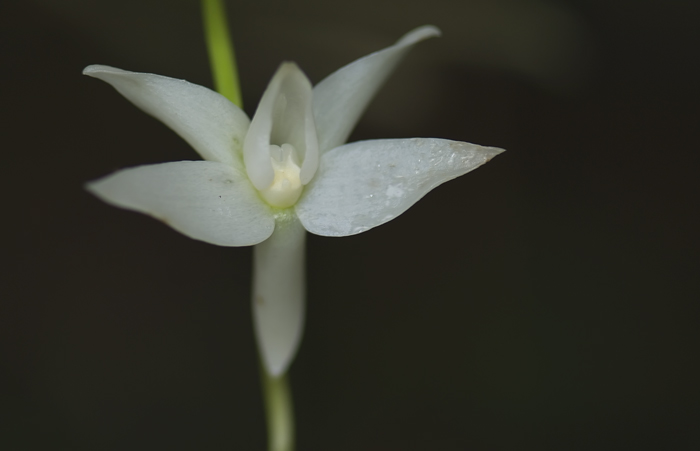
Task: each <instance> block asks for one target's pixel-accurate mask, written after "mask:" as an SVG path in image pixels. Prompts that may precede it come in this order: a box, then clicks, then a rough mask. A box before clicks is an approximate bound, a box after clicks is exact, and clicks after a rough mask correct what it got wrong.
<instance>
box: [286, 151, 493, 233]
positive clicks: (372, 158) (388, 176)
mask: <svg viewBox="0 0 700 451" xmlns="http://www.w3.org/2000/svg"><path fill="white" fill-rule="evenodd" d="M501 152H503V150H502V149H497V148H495V147H482V146H477V145H475V144H469V143H465V142H458V141H449V140H446V139H437V138H413V139H387V140H374V141H360V142H355V143H352V144H346V145H344V146H341V147H337V148H335V149H333V150H331V151H329V152H326V153H325V154H323V156H322V157H321V166H320V167H319V169H318V173H317V174H316V177H315V178H314V180H312V182H311V183H310V184H309V185H308V186H307V187H306V191H305V192H304V194H302V197H301V199H300V200H299V202H298V203H297V205H296V212H297V215H298V216H299V220H301V223H302V224H303V225H304V227H305V228H306V230H308V231H309V232H311V233H315V234H317V235H323V236H347V235H354V234H356V233H360V232H364V231H365V230H368V229H371V228H372V227H376V226H378V225H381V224H384V223H385V222H387V221H390V220H392V219H393V218H395V217H397V216H398V215H400V214H401V213H403V212H404V211H406V210H407V209H408V208H409V207H410V206H411V205H413V204H414V203H416V202H417V201H418V200H419V199H420V198H421V197H423V196H425V195H426V194H427V193H428V192H429V191H430V190H432V189H433V188H435V187H436V186H438V185H440V184H442V183H444V182H446V181H448V180H451V179H453V178H455V177H459V176H460V175H462V174H466V173H467V172H469V171H471V170H473V169H476V168H477V167H479V166H481V165H482V164H484V163H486V162H487V161H489V160H490V159H491V158H493V157H494V156H496V155H498V154H499V153H501Z"/></svg>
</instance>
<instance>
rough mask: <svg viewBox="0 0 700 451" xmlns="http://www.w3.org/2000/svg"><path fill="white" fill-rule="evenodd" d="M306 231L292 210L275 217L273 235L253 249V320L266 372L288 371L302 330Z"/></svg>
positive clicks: (278, 373) (277, 374)
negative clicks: (275, 223)
mask: <svg viewBox="0 0 700 451" xmlns="http://www.w3.org/2000/svg"><path fill="white" fill-rule="evenodd" d="M305 239H306V231H305V230H304V228H303V227H302V225H301V224H300V223H299V220H298V219H297V218H296V216H295V215H294V213H291V212H290V213H289V214H287V215H285V216H282V217H278V220H277V225H276V227H275V232H274V233H273V234H272V236H271V237H270V238H269V239H268V240H266V241H264V242H263V243H260V244H258V245H257V246H255V248H254V249H253V319H254V325H255V334H256V337H257V341H258V347H259V349H260V355H261V356H262V360H263V363H264V365H265V367H266V368H267V371H268V373H270V374H271V375H272V376H279V375H281V374H283V373H284V372H285V371H287V368H288V367H289V365H290V363H291V362H292V359H293V358H294V355H295V354H296V352H297V349H298V348H299V343H300V342H301V336H302V332H303V330H304V311H305V302H304V299H305V291H306V286H305V283H304V279H305V277H304V274H305V268H304V260H305V259H304V255H305V254H304V243H305Z"/></svg>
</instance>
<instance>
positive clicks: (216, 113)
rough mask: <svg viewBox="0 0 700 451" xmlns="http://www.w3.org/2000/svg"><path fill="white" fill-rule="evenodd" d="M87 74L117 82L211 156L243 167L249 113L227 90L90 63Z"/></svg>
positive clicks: (206, 156) (130, 96) (122, 90)
mask: <svg viewBox="0 0 700 451" xmlns="http://www.w3.org/2000/svg"><path fill="white" fill-rule="evenodd" d="M83 74H85V75H89V76H91V77H95V78H99V79H100V80H103V81H106V82H107V83H109V84H110V85H112V86H113V87H114V88H115V89H116V90H117V91H119V93H120V94H121V95H123V96H124V97H126V98H127V99H128V100H129V101H131V102H132V103H133V104H134V105H136V106H137V107H139V108H141V109H142V110H143V111H145V112H146V113H148V114H150V115H151V116H154V117H155V118H157V119H158V120H160V121H161V122H163V123H164V124H165V125H167V126H168V127H170V128H171V129H173V130H174V131H175V132H176V133H177V134H178V135H180V136H181V137H182V138H183V139H184V140H185V141H187V142H188V143H189V144H190V145H191V146H192V147H193V148H194V150H196V151H197V152H198V153H199V155H200V156H201V157H202V158H204V159H205V160H209V161H218V162H219V163H226V164H229V165H236V166H239V167H240V166H241V163H240V154H241V149H242V146H243V139H244V137H245V134H246V132H247V130H248V125H249V123H250V121H249V120H248V116H246V114H245V113H244V112H243V110H241V109H240V108H238V107H237V106H236V105H234V104H233V103H231V102H230V101H229V100H228V99H226V98H225V97H224V96H222V95H221V94H218V93H216V92H214V91H211V90H209V89H207V88H205V87H203V86H199V85H195V84H192V83H189V82H187V81H185V80H177V79H174V78H169V77H163V76H160V75H154V74H144V73H138V72H128V71H125V70H121V69H117V68H114V67H109V66H99V65H95V66H88V67H86V68H85V70H83Z"/></svg>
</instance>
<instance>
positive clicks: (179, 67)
mask: <svg viewBox="0 0 700 451" xmlns="http://www.w3.org/2000/svg"><path fill="white" fill-rule="evenodd" d="M698 5H699V4H698V3H697V2H693V1H681V0H675V1H668V2H660V1H645V0H637V1H634V2H633V1H623V0H606V1H603V0H593V1H591V0H588V1H581V0H549V1H545V0H520V1H518V0H460V1H457V0H432V1H430V2H425V1H417V0H403V1H401V2H399V1H396V0H355V1H353V2H332V1H322V0H298V1H295V2H282V1H271V0H257V1H255V2H253V1H229V2H228V9H229V19H230V25H231V28H232V33H233V35H234V39H235V45H236V50H237V53H238V63H239V68H240V76H241V85H242V89H243V94H244V103H245V109H246V111H247V112H248V113H249V114H252V113H253V112H254V110H255V107H256V105H257V101H258V99H259V98H260V95H261V93H262V92H263V90H264V88H265V86H266V84H267V82H268V81H269V79H270V77H271V76H272V74H273V72H274V70H275V69H276V67H277V66H278V65H279V64H280V62H281V61H283V60H293V61H296V62H297V63H298V64H299V65H300V66H301V67H302V68H303V69H304V70H305V72H306V73H307V74H308V76H309V77H310V79H311V80H312V81H313V82H318V81H320V80H321V79H322V78H323V77H325V76H326V75H328V74H329V73H330V72H332V71H333V70H335V69H337V68H339V67H340V66H342V65H344V64H347V63H349V62H351V61H353V60H354V59H356V58H358V57H361V56H363V55H365V54H367V53H370V52H372V51H375V50H378V49H381V48H383V47H386V46H387V45H390V44H391V43H393V42H394V41H395V40H396V39H398V38H399V37H400V36H401V35H402V34H404V33H405V32H407V31H409V30H411V29H413V28H414V27H416V26H419V25H423V24H426V23H430V24H434V25H437V26H439V27H440V28H441V29H442V31H443V37H442V38H440V39H432V40H429V41H426V42H424V43H421V44H420V45H418V46H417V47H416V48H415V50H413V51H412V53H411V54H410V55H409V56H408V58H406V60H405V62H404V63H403V64H402V65H401V66H400V67H399V69H398V70H397V72H396V73H395V75H394V76H393V77H392V78H391V79H390V80H389V82H388V83H387V85H386V86H385V88H384V89H383V90H382V91H381V93H380V95H379V96H378V97H377V98H376V99H375V101H374V103H372V105H371V106H370V107H369V109H368V111H367V113H366V115H365V116H364V118H363V120H362V121H361V122H360V124H359V125H358V127H357V129H356V131H355V132H354V134H353V136H352V137H351V141H355V140H359V139H374V138H398V137H415V136H425V137H441V138H450V139H455V140H462V141H469V142H474V143H478V144H482V145H491V146H497V147H503V148H505V149H507V150H508V151H507V152H506V153H505V154H503V155H501V156H499V157H498V158H496V159H494V160H493V161H491V162H490V163H489V164H488V165H486V166H484V167H482V168H480V169H478V170H477V171H475V172H473V173H471V174H469V175H467V176H465V177H462V178H460V179H457V180H455V181H452V182H450V183H447V184H445V185H443V186H441V187H439V188H438V189H436V190H434V191H433V192H431V193H430V194H429V195H428V196H426V197H425V198H424V199H423V200H421V201H420V202H419V203H418V204H417V205H415V206H414V207H413V208H412V209H410V210H409V211H408V212H407V213H405V214H404V215H402V216H401V217H399V218H398V219H396V220H394V221H393V222H391V223H388V224H386V225H383V226H381V227H378V228H376V229H373V230H371V231H369V232H367V233H364V234H361V235H357V236H354V237H349V238H343V239H331V238H322V237H317V236H309V239H308V283H309V297H308V318H307V329H306V332H305V337H304V341H303V343H302V347H301V350H300V352H299V355H298V357H297V360H296V362H295V363H294V365H293V366H292V369H291V375H290V377H291V383H292V386H293V389H294V396H295V403H296V412H297V422H298V449H299V450H304V451H306V450H328V449H333V450H340V451H342V450H359V449H362V450H407V451H412V450H530V449H532V450H597V451H598V450H620V449H635V450H641V449H649V450H651V449H654V450H656V449H670V450H696V449H700V429H699V428H698V421H697V420H698V419H699V418H700V407H699V406H700V389H699V388H698V380H700V370H699V365H698V350H699V349H698V344H699V340H698V338H699V333H698V324H699V322H700V304H699V303H698V299H699V298H700V296H698V291H699V288H700V287H699V286H698V285H699V283H698V281H699V277H698V269H699V268H700V261H699V260H700V258H699V251H700V240H699V238H698V226H699V225H700V221H698V219H699V218H698V184H697V172H698V163H699V162H700V157H699V155H698V151H697V145H698V144H697V143H698V138H699V133H698V131H697V123H698V119H700V109H698V100H700V96H698V89H697V81H698V77H699V76H700V70H699V69H698V65H697V59H698V58H697V56H698V42H700V40H699V39H698V38H700V36H698V34H699V33H698V27H697V19H698V13H699V12H700V11H699V9H700V7H699V6H698ZM0 50H1V53H0V54H1V55H2V59H0V67H1V70H0V80H1V81H2V82H1V83H0V99H1V101H2V103H1V105H0V114H1V115H2V116H1V119H2V121H1V124H2V125H1V126H0V127H1V130H2V137H3V141H2V142H3V148H4V149H5V150H4V152H3V154H4V155H5V158H4V160H3V163H2V164H1V165H0V171H1V176H0V185H1V187H2V188H1V190H0V193H2V194H0V196H2V197H1V198H2V203H3V206H4V208H5V214H4V215H3V217H4V218H5V219H3V220H2V225H1V227H2V234H3V236H4V237H5V239H4V244H3V249H2V252H1V253H0V255H2V268H0V269H1V271H2V272H1V276H0V277H1V283H0V449H2V450H7V451H24V450H54V449H55V450H64V449H65V450H76V451H78V450H125V449H129V450H154V449H164V450H165V449H167V450H192V449H207V450H230V449H235V450H239V449H240V450H248V449H249V450H257V449H265V446H266V445H265V426H264V417H263V411H262V404H261V399H260V386H259V380H258V367H257V360H256V359H257V358H256V354H255V343H254V341H253V332H252V325H251V320H250V316H251V313H250V306H249V294H250V292H249V284H250V282H249V281H250V258H251V251H250V249H249V248H220V247H215V246H211V245H208V244H204V243H201V242H197V241H193V240H190V239H188V238H185V237H184V236H182V235H179V234H178V233H176V232H174V231H172V230H171V229H169V228H167V227H165V226H163V225H162V224H161V223H160V222H158V221H155V220H153V219H151V218H148V217H146V216H143V215H139V214H136V213H132V212H126V211H123V210H119V209H116V208H113V207H109V206H107V205H106V204H103V203H101V202H99V201H98V200H96V199H95V198H93V197H91V196H90V195H88V194H87V193H86V192H85V191H84V190H83V188H82V186H83V184H84V183H85V182H86V181H88V180H91V179H95V178H98V177H101V176H103V175H106V174H108V173H110V172H112V171H114V170H116V169H119V168H122V167H128V166H133V165H138V164H146V163H158V162H164V161H175V160H184V159H196V158H198V157H197V155H196V154H195V153H194V151H193V150H191V149H190V148H189V146H188V145H187V144H186V143H185V142H184V141H182V140H181V139H180V138H179V137H178V136H177V135H175V134H174V133H173V132H171V131H170V130H168V129H167V128H166V127H165V126H163V125H162V124H160V123H159V122H157V121H156V120H154V119H152V118H150V117H148V116H146V115H145V114H144V113H142V112H140V111H138V110H137V109H136V108H135V107H133V106H132V105H131V104H129V103H128V102H127V101H126V100H124V99H123V98H122V97H121V96H120V95H118V94H117V93H116V92H115V91H114V90H113V89H112V88H110V87H109V86H108V85H106V84H105V83H103V82H100V81H98V80H94V79H89V78H87V77H84V76H82V75H81V70H82V69H83V67H85V66H86V65H89V64H108V65H112V66H116V67H120V68H124V69H128V70H133V71H142V72H153V73H157V74H163V75H168V76H171V77H176V78H184V79H187V80H189V81H192V82H194V83H198V84H202V85H205V86H212V82H211V78H210V73H209V65H208V60H207V55H206V49H205V46H204V41H203V37H202V27H201V18H200V10H199V4H198V2H196V1H193V0H177V1H175V0H152V1H141V0H121V1H119V2H116V1H114V2H108V1H101V2H94V1H89V0H25V1H16V0H15V1H13V0H8V1H3V2H2V3H1V4H0Z"/></svg>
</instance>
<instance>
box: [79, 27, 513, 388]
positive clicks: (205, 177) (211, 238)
mask: <svg viewBox="0 0 700 451" xmlns="http://www.w3.org/2000/svg"><path fill="white" fill-rule="evenodd" d="M437 35H439V30H438V29H437V28H435V27H432V26H425V27H421V28H418V29H416V30H414V31H412V32H410V33H408V34H406V35H405V36H404V37H403V38H401V39H400V40H399V41H398V42H397V43H396V44H394V45H392V46H390V47H388V48H385V49H383V50H381V51H378V52H375V53H372V54H370V55H368V56H365V57H363V58H360V59H359V60H357V61H355V62H353V63H351V64H349V65H347V66H345V67H343V68H341V69H340V70H338V71H336V72H335V73H333V74H331V75H330V76H329V77H327V78H326V79H325V80H323V81H321V82H320V83H319V84H318V85H316V86H315V87H313V88H312V86H311V83H310V82H309V80H308V79H307V77H306V76H305V75H304V74H303V72H301V70H300V69H299V68H298V67H297V66H296V64H294V63H283V64H282V65H281V66H280V68H279V69H278V71H277V72H276V74H275V75H274V76H273V78H272V80H271V81H270V84H269V85H268V87H267V90H266V91H265V93H264V94H263V96H262V99H261V101H260V104H259V105H258V108H257V111H256V113H255V116H254V117H253V119H252V121H251V120H249V119H248V116H246V114H245V113H244V112H243V111H242V110H241V109H240V108H238V107H237V106H235V105H234V104H232V103H231V102H230V101H228V100H227V99H226V98H225V97H223V96H222V95H220V94H218V93H216V92H214V91H211V90H209V89H207V88H204V87H202V86H198V85H194V84H191V83H188V82H186V81H184V80H176V79H172V78H167V77H163V76H159V75H153V74H145V73H135V72H127V71H124V70H120V69H116V68H112V67H108V66H99V65H95V66H89V67H87V68H85V70H84V74H86V75H89V76H91V77H95V78H99V79H101V80H104V81H106V82H107V83H109V84H111V85H112V86H113V87H114V88H116V89H117V91H119V92H120V93H121V94H122V95H123V96H124V97H126V98H127V99H128V100H130V101H131V102H132V103H134V104H135V105H136V106H138V107H139V108H141V109H142V110H144V111H145V112H146V113H148V114H150V115H152V116H155V117H156V118H158V119H159V120H161V121H162V122H163V123H165V124H166V125H168V126H169V127H170V128H172V129H173V130H174V131H175V132H177V133H178V134H179V135H180V136H181V137H183V138H184V139H185V140H186V141H187V142H188V143H189V144H190V145H192V147H193V148H194V149H195V150H196V151H197V152H198V153H199V155H200V156H201V157H202V158H203V159H204V161H179V162H171V163H162V164H155V165H147V166H139V167H135V168H129V169H124V170H121V171H117V172H116V173H114V174H112V175H109V176H107V177H104V178H102V179H99V180H97V181H94V182H91V183H89V184H88V189H89V190H90V191H91V192H92V193H93V194H95V195H96V196H97V197H99V198H100V199H102V200H104V201H106V202H108V203H110V204H112V205H115V206H118V207H122V208H127V209H130V210H135V211H139V212H142V213H146V214H149V215H151V216H154V217H156V218H158V219H160V220H162V221H163V222H165V223H166V224H168V225H170V226H171V227H173V228H174V229H176V230H178V231H179V232H182V233H183V234H185V235H187V236H189V237H191V238H194V239H198V240H202V241H205V242H208V243H211V244H215V245H220V246H250V245H257V244H259V243H263V244H262V245H261V246H267V247H261V248H260V249H261V250H260V252H259V254H256V263H255V264H256V265H258V264H259V263H258V262H260V264H266V265H273V266H274V265H276V266H278V267H279V270H278V271H277V272H274V271H273V272H271V273H269V274H271V275H268V276H261V277H263V278H264V277H268V280H262V281H259V282H260V283H258V284H256V285H258V286H260V287H262V288H260V289H259V290H257V291H258V292H257V293H254V300H255V302H254V303H253V304H254V312H255V320H256V333H257V336H258V342H259V344H260V347H261V352H262V355H263V362H264V363H265V364H266V367H267V369H268V371H269V372H270V373H271V374H273V375H277V374H281V373H282V372H283V371H284V370H286V368H287V366H288V365H289V363H290V361H291V359H292V357H293V354H294V353H295V351H296V348H297V347H298V344H299V341H300V337H301V330H302V328H303V327H302V326H303V317H304V301H303V298H304V293H303V291H304V289H303V245H304V241H303V240H304V238H303V237H304V235H305V233H304V229H305V230H307V231H309V232H311V233H314V234H317V235H322V236H348V235H354V234H357V233H360V232H364V231H366V230H368V229H371V228H373V227H376V226H378V225H381V224H383V223H385V222H387V221H390V220H391V219H393V218H395V217H397V216H399V215H400V214H401V213H403V212H404V211H406V210H407V209H408V208H409V207H410V206H411V205H413V204H414V203H415V202H417V201H418V200H419V199H420V198H421V197H423V196H424V195H425V194H427V193H428V192H429V191H430V190H432V189H433V188H435V187H436V186H438V185H440V184H442V183H444V182H446V181H448V180H451V179H453V178H455V177H458V176H460V175H463V174H465V173H467V172H469V171H471V170H473V169H475V168H477V167H479V166H481V165H482V164H484V163H486V162H487V161H489V160H490V159H491V158H492V157H494V156H495V155H497V154H499V153H500V152H502V150H501V149H497V148H493V147H482V146H477V145H474V144H469V143H464V142H456V141H449V140H445V139H436V138H414V139H386V140H369V141H360V142H355V143H351V144H344V143H345V141H346V140H347V138H348V136H349V134H350V132H351V131H352V129H353V127H354V126H355V124H356V122H357V121H358V119H359V117H360V115H361V114H362V112H363V111H364V109H365V107H366V106H367V104H368V103H369V101H370V100H371V98H372V97H373V96H374V94H375V93H376V91H377V90H378V89H379V87H380V86H381V84H382V83H383V82H384V80H385V79H386V78H387V77H388V76H389V74H390V72H391V71H392V70H393V68H394V67H395V66H396V65H397V63H398V62H399V60H400V59H401V58H402V57H403V55H404V54H405V53H407V51H408V50H409V49H410V48H411V47H412V46H413V45H414V44H415V43H417V42H419V41H421V40H423V39H426V38H429V37H433V36H437ZM273 232H274V234H273ZM257 247H258V246H256V248H257ZM288 248H295V249H296V248H301V249H302V250H301V251H299V250H298V249H297V251H295V252H296V254H294V255H301V257H290V258H286V257H285V255H289V253H288V252H286V250H285V249H287V250H288ZM285 277H287V278H290V279H293V280H292V281H291V282H289V283H290V284H291V285H300V284H301V286H300V287H297V288H295V289H293V290H289V289H285V288H279V287H285V283H284V281H283V280H282V279H284V278H285ZM294 280H296V282H295V281H294ZM254 291H255V290H254ZM289 291H295V292H296V294H294V293H290V292H289Z"/></svg>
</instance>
